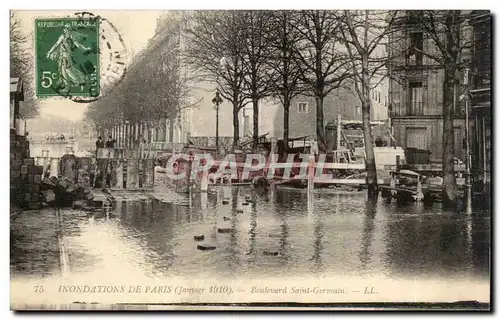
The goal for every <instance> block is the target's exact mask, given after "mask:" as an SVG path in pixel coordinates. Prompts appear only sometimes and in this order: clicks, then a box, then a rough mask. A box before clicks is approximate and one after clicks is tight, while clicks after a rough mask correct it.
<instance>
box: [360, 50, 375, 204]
mask: <svg viewBox="0 0 500 320" xmlns="http://www.w3.org/2000/svg"><path fill="white" fill-rule="evenodd" d="M362 73H363V76H362V81H363V82H362V84H361V87H362V91H363V92H362V93H363V98H362V99H361V113H362V118H363V138H364V140H365V166H366V187H367V189H368V198H369V199H375V198H376V197H377V196H378V182H377V166H376V163H375V151H374V150H373V135H372V126H371V98H370V75H369V71H368V57H364V59H363V68H362Z"/></svg>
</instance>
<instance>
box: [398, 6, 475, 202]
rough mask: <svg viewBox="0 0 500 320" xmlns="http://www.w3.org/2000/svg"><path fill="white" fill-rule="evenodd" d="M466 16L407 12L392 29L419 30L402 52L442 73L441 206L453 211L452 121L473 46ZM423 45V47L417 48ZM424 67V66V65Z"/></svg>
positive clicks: (440, 11) (455, 194)
mask: <svg viewBox="0 0 500 320" xmlns="http://www.w3.org/2000/svg"><path fill="white" fill-rule="evenodd" d="M469 18H470V15H469V14H468V13H466V12H464V11H457V10H421V11H410V12H407V14H406V15H404V16H400V17H399V18H398V19H397V20H396V21H395V23H394V25H395V28H403V29H405V28H406V29H408V28H412V29H414V30H419V31H420V34H421V36H420V37H421V41H418V42H416V43H413V42H412V41H410V46H409V48H408V50H407V52H406V54H407V57H408V58H409V59H417V60H423V58H425V60H424V61H427V64H429V65H430V64H433V65H434V66H436V67H439V68H442V69H443V70H444V81H443V92H442V94H443V205H444V206H445V207H446V208H454V207H455V204H456V199H457V193H458V191H457V186H456V179H455V168H454V157H455V149H454V147H455V137H454V125H453V122H454V119H455V118H456V115H457V110H456V109H455V104H456V100H458V84H459V82H460V80H459V74H460V72H461V71H462V70H463V68H464V67H465V66H466V65H467V64H468V63H469V62H468V61H466V59H464V58H466V56H467V55H468V53H469V52H470V50H471V49H472V46H473V41H472V37H471V35H470V26H469V24H468V19H469ZM418 43H420V44H421V43H424V45H423V46H422V45H418ZM424 64H425V63H424Z"/></svg>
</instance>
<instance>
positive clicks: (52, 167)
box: [50, 158, 59, 178]
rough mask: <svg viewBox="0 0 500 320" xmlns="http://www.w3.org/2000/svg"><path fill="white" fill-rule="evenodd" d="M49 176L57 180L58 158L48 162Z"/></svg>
mask: <svg viewBox="0 0 500 320" xmlns="http://www.w3.org/2000/svg"><path fill="white" fill-rule="evenodd" d="M50 176H51V177H56V178H59V158H52V159H51V160H50Z"/></svg>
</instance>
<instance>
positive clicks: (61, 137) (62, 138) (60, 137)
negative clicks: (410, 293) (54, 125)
mask: <svg viewBox="0 0 500 320" xmlns="http://www.w3.org/2000/svg"><path fill="white" fill-rule="evenodd" d="M59 140H61V141H64V140H66V139H65V138H64V134H62V133H61V135H60V136H59Z"/></svg>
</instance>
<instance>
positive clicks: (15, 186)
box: [10, 132, 43, 209]
mask: <svg viewBox="0 0 500 320" xmlns="http://www.w3.org/2000/svg"><path fill="white" fill-rule="evenodd" d="M42 173H43V167H42V166H37V165H36V164H35V159H34V158H30V156H29V141H27V140H26V137H24V136H18V135H16V134H15V133H13V132H11V134H10V194H11V203H12V204H16V205H18V206H20V207H22V208H26V209H39V208H41V201H40V183H41V178H42Z"/></svg>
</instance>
